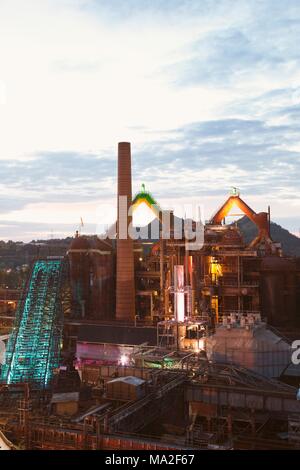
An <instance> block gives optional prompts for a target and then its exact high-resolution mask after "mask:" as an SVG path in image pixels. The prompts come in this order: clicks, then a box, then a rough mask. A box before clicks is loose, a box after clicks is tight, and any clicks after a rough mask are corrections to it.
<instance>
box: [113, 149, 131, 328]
mask: <svg viewBox="0 0 300 470" xmlns="http://www.w3.org/2000/svg"><path fill="white" fill-rule="evenodd" d="M122 196H123V198H122ZM124 196H126V197H127V203H126V199H125V197H124ZM131 202H132V193H131V151H130V143H129V142H120V143H119V146H118V221H117V299H116V319H117V320H129V321H134V319H135V285H134V284H135V280H134V258H133V240H132V239H131V238H129V236H128V226H129V223H130V222H131V217H130V216H128V208H129V207H130V206H131Z"/></svg>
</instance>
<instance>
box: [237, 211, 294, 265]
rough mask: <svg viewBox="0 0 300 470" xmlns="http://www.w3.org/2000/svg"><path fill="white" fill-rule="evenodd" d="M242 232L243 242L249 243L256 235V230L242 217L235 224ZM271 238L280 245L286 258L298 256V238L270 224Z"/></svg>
mask: <svg viewBox="0 0 300 470" xmlns="http://www.w3.org/2000/svg"><path fill="white" fill-rule="evenodd" d="M237 224H238V226H239V228H240V230H241V231H242V233H243V235H244V237H245V241H246V242H247V243H250V241H251V240H253V238H254V237H255V236H256V235H257V228H256V226H255V225H254V223H253V222H251V220H249V219H248V218H247V217H243V218H242V219H240V220H239V221H238V222H237ZM271 237H272V239H273V240H274V241H275V242H280V243H281V244H282V248H283V252H284V254H285V255H288V256H300V238H298V237H296V236H295V235H293V234H292V233H290V232H289V231H288V230H286V229H284V228H283V227H281V226H280V225H278V224H275V222H271Z"/></svg>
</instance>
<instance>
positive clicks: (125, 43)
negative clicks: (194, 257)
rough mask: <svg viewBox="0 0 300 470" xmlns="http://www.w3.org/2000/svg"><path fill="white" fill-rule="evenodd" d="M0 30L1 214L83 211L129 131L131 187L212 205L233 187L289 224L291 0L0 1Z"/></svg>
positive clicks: (112, 189) (295, 111) (103, 184)
mask: <svg viewBox="0 0 300 470" xmlns="http://www.w3.org/2000/svg"><path fill="white" fill-rule="evenodd" d="M0 28H1V31H2V35H3V41H1V43H0V54H1V65H2V66H1V72H0V85H1V86H0V130H1V138H0V159H1V160H0V163H1V183H0V187H1V190H2V197H1V199H0V215H1V218H2V220H6V222H7V224H8V223H9V222H11V223H13V222H16V223H18V224H22V223H23V221H24V220H26V221H27V222H26V223H28V224H32V227H33V231H36V230H37V225H36V224H38V219H40V222H41V225H42V224H45V223H47V221H48V220H49V224H50V225H55V221H56V222H57V226H60V227H61V230H64V222H65V223H66V224H67V225H68V227H67V226H65V229H66V231H67V233H69V229H70V227H74V226H76V220H77V219H78V220H79V217H80V215H82V216H83V217H84V218H87V219H89V220H91V221H93V220H94V218H95V211H96V209H95V208H96V207H97V205H99V204H100V203H101V201H102V202H103V201H104V202H106V201H114V198H115V194H116V147H117V142H118V141H119V140H129V141H131V142H132V156H133V177H134V190H138V188H139V184H140V183H142V182H145V183H146V185H147V187H148V188H149V189H150V190H151V191H152V192H153V193H154V195H155V196H156V198H157V199H159V201H160V202H161V203H162V205H163V204H170V203H171V202H172V201H179V200H180V201H182V200H183V199H184V198H186V199H189V198H191V197H195V198H198V199H201V201H204V202H205V204H206V205H207V207H208V212H210V211H212V210H213V209H214V208H215V206H216V205H218V204H219V203H221V202H222V201H223V200H224V197H226V193H227V189H228V187H229V186H231V185H232V186H237V187H240V188H241V190H242V195H245V198H246V199H247V198H249V199H250V203H251V204H252V205H253V206H254V207H253V208H254V209H257V210H258V209H259V210H265V208H266V206H267V205H268V203H271V204H272V210H273V213H274V217H275V216H276V217H278V218H284V217H286V218H288V220H289V224H290V226H291V222H290V221H291V220H292V218H293V215H294V218H295V228H294V231H295V230H296V224H297V225H298V222H297V221H296V215H295V214H297V213H299V212H300V190H299V179H300V163H299V158H300V157H299V155H300V143H299V131H300V128H299V127H300V125H299V113H300V111H299V110H300V91H299V90H300V61H299V59H300V53H299V50H298V49H299V48H298V47H297V45H298V44H299V42H300V4H299V2H298V0H287V1H286V2H279V1H276V2H274V1H273V0H265V1H264V2H261V1H259V0H253V1H251V2H248V1H246V0H242V1H234V0H220V1H215V0H205V1H201V2H199V1H198V0H165V1H162V0H151V1H150V0H128V1H127V2H124V1H123V0H111V1H110V2H106V1H100V0H28V1H27V2H26V5H25V2H23V1H22V0H9V1H8V0H3V1H2V2H0ZM4 89H5V100H4V99H1V95H3V92H2V93H1V90H4ZM2 98H3V97H2ZM280 220H281V219H280ZM282 220H283V219H282ZM286 220H287V219H286ZM20 227H21V225H20ZM22 228H23V229H24V230H25V229H26V231H27V229H28V230H29V231H30V228H26V227H21V228H20V231H22ZM47 229H48V228H46V229H45V230H47ZM5 230H6V229H5ZM7 230H11V231H12V235H13V233H14V229H13V225H8V226H7ZM16 230H19V229H16ZM72 230H73V229H72ZM5 233H7V232H5ZM16 233H19V232H16ZM3 236H4V234H3ZM5 236H6V235H5Z"/></svg>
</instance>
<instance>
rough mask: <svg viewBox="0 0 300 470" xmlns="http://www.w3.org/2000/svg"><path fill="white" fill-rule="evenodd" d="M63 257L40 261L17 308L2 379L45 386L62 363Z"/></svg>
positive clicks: (34, 267)
mask: <svg viewBox="0 0 300 470" xmlns="http://www.w3.org/2000/svg"><path fill="white" fill-rule="evenodd" d="M62 272H63V261H62V260H57V259H51V260H40V261H36V262H35V263H34V265H33V268H32V270H31V273H30V276H29V279H28V281H27V285H26V287H25V289H24V292H23V296H22V299H21V301H20V305H19V308H18V310H17V315H16V321H15V326H14V330H13V332H12V334H11V336H10V339H9V342H8V345H7V351H6V363H5V365H4V366H3V368H2V373H1V381H2V382H6V383H8V384H10V383H19V382H31V383H32V384H34V385H36V386H39V387H45V386H47V385H48V383H49V381H50V380H51V377H52V374H53V369H54V368H56V367H58V365H59V351H60V343H61V339H62V312H61V302H60V285H61V278H62Z"/></svg>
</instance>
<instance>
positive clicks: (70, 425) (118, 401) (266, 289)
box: [0, 142, 300, 449]
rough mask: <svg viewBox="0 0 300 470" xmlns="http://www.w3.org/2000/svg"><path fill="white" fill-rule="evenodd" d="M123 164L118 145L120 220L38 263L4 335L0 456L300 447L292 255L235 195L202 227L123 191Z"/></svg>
mask: <svg viewBox="0 0 300 470" xmlns="http://www.w3.org/2000/svg"><path fill="white" fill-rule="evenodd" d="M132 158H134V155H133V156H132V155H131V146H130V143H128V142H121V143H119V145H118V162H117V168H118V178H117V188H118V190H117V196H118V197H117V201H116V207H117V208H118V217H117V221H116V223H115V224H114V225H113V226H111V227H109V228H108V229H107V232H106V233H105V234H103V235H102V236H97V235H94V236H87V235H83V234H81V233H79V232H77V233H76V235H75V237H74V238H73V239H72V243H71V244H70V246H69V248H68V250H67V252H66V254H65V255H61V254H60V255H59V256H58V255H57V254H52V255H50V256H40V257H37V259H35V260H34V261H33V263H32V264H31V267H30V271H29V274H28V277H27V280H26V283H25V285H24V289H23V291H22V294H21V295H20V298H19V299H18V304H17V308H16V311H15V317H14V323H13V324H12V325H9V326H8V327H7V324H5V325H6V330H5V334H4V333H3V335H2V336H1V338H0V339H1V345H2V346H3V347H4V348H5V355H3V357H4V359H3V360H2V362H3V364H2V366H1V375H0V377H1V383H0V431H1V432H0V447H1V446H3V447H5V448H10V449H14V448H16V449H26V448H27V449H278V448H287V449H292V448H297V447H298V448H299V447H300V393H299V390H300V389H299V383H300V366H299V365H297V363H295V361H293V359H292V357H293V353H294V352H295V351H294V347H293V341H294V340H296V339H298V338H300V336H299V334H300V333H299V331H300V312H299V305H300V263H299V259H297V258H292V257H288V256H286V255H285V253H284V252H283V250H282V247H281V245H280V243H277V242H276V240H273V239H272V237H271V233H270V209H269V208H268V209H267V210H266V212H259V213H257V212H255V211H254V210H253V209H252V208H250V207H249V206H248V205H247V203H246V202H245V201H244V200H243V198H242V197H241V196H240V193H239V191H238V190H237V189H236V188H232V190H231V193H230V195H229V196H228V197H227V199H226V200H225V202H224V204H223V205H222V206H221V207H220V208H219V209H218V210H217V212H216V213H215V214H214V215H213V216H212V217H211V218H210V220H208V221H202V222H201V220H200V219H201V217H200V216H199V218H196V217H195V220H192V219H187V218H184V219H181V218H179V217H178V216H177V215H176V214H175V213H173V212H172V211H170V210H164V209H163V208H162V207H161V206H160V205H159V201H156V200H155V196H154V195H152V194H151V193H150V192H149V191H148V190H147V189H146V188H145V185H142V187H141V190H140V191H139V192H138V193H137V194H135V195H132V177H131V161H132ZM225 190H226V188H225ZM243 197H244V196H243ZM200 202H201V201H200ZM142 204H145V205H146V206H148V208H149V209H150V210H151V211H152V212H153V221H152V222H151V223H149V225H147V226H146V227H142V228H140V229H137V228H135V227H133V225H132V214H133V212H134V210H135V209H136V208H137V207H139V206H141V205H142ZM233 208H234V209H235V210H236V209H237V210H238V211H240V212H241V214H242V215H244V216H246V217H247V218H248V219H250V221H251V222H252V223H253V224H254V225H255V227H256V236H255V237H254V239H253V240H251V241H250V243H246V242H245V240H244V237H243V234H242V232H241V231H240V228H239V226H238V224H237V223H235V222H230V220H231V219H230V217H229V215H230V214H231V211H232V209H233ZM196 219H197V220H196ZM128 231H129V235H128ZM133 233H134V234H135V236H132V234H133ZM193 235H194V238H195V239H193V238H192V236H193ZM6 300H7V299H6ZM13 301H14V302H15V303H16V302H17V299H13ZM0 321H1V320H0ZM2 326H4V323H3V325H2ZM297 334H298V337H297ZM299 356H300V354H299ZM296 362H297V361H296ZM297 398H298V399H297Z"/></svg>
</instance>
